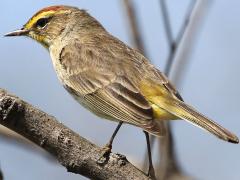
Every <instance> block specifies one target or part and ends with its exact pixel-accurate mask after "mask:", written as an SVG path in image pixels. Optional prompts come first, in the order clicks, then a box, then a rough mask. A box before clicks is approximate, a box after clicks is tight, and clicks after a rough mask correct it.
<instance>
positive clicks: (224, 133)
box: [148, 96, 239, 143]
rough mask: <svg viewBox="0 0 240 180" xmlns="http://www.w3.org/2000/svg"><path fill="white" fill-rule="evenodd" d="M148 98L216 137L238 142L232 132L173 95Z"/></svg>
mask: <svg viewBox="0 0 240 180" xmlns="http://www.w3.org/2000/svg"><path fill="white" fill-rule="evenodd" d="M148 100H149V101H150V102H151V103H152V104H155V105H156V106H158V107H159V108H161V109H164V110H165V111H167V112H169V113H171V114H173V115H175V116H177V117H179V118H181V119H184V120H186V121H188V122H190V123H192V124H194V125H196V126H198V127H200V128H202V129H205V130H207V131H208V132H210V133H212V134H214V135H215V136H217V137H218V138H220V139H222V140H225V141H228V142H231V143H238V142H239V140H238V137H237V136H235V135H234V134H233V133H231V132H230V131H228V130H227V129H225V128H223V127H222V126H220V125H218V124H217V123H215V122H214V121H212V120H210V119H208V118H207V117H205V116H204V115H202V114H200V113H199V112H197V111H196V110H195V109H194V108H192V107H191V106H189V105H187V104H185V103H184V102H182V101H180V100H178V99H175V98H173V97H167V98H166V97H164V96H151V97H148Z"/></svg>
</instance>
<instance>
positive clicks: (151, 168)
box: [143, 131, 156, 180]
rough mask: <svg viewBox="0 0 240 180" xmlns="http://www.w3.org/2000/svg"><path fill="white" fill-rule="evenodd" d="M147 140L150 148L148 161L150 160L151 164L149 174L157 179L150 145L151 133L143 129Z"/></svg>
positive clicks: (148, 148)
mask: <svg viewBox="0 0 240 180" xmlns="http://www.w3.org/2000/svg"><path fill="white" fill-rule="evenodd" d="M143 132H144V134H145V136H146V140H147V150H148V161H149V166H148V176H150V177H151V178H152V179H154V180H155V179H156V176H155V172H154V168H153V163H152V153H151V146H150V141H149V134H148V132H146V131H143Z"/></svg>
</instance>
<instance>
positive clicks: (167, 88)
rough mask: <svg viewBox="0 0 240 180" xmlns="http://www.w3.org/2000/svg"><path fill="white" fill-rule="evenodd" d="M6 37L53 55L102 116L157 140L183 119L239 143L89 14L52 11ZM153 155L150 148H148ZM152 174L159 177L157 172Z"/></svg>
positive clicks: (80, 96)
mask: <svg viewBox="0 0 240 180" xmlns="http://www.w3.org/2000/svg"><path fill="white" fill-rule="evenodd" d="M6 36H28V37H31V38H33V39H34V40H36V41H37V42H39V43H41V44H42V45H43V46H44V47H45V48H47V49H48V50H49V52H50V55H51V58H52V63H53V66H54V68H55V70H56V73H57V76H58V78H59V80H60V81H61V83H62V84H63V86H64V87H65V88H66V90H67V91H68V92H69V93H70V94H71V95H72V96H73V97H74V98H75V99H76V100H77V101H78V102H79V103H80V104H82V105H83V106H84V107H85V108H87V109H89V110H90V111H91V112H93V113H95V114H96V115H97V116H99V117H101V118H104V119H108V120H113V121H117V122H120V123H119V126H118V128H117V129H116V131H115V133H114V135H113V136H112V138H111V140H110V142H109V144H108V147H109V149H110V150H111V145H112V141H113V138H114V137H115V135H116V133H117V131H118V129H119V128H120V126H121V124H122V122H123V123H128V124H132V125H135V126H137V127H140V128H142V129H143V131H144V132H147V133H146V137H147V140H148V133H150V134H153V135H155V136H161V135H163V134H164V128H163V126H160V125H159V123H158V122H162V121H163V120H175V119H183V120H185V121H187V122H190V123H193V124H194V125H197V126H198V127H201V128H203V129H205V130H207V131H209V132H210V133H212V134H214V135H215V136H217V137H219V138H220V139H223V140H225V141H228V142H231V143H238V138H237V137H236V136H235V135H234V134H232V133H231V132H229V131H228V130H226V129H225V128H223V127H221V126H220V125H218V124H217V123H215V122H213V121H212V120H210V119H209V118H207V117H205V116H204V115H202V114H200V113H199V112H197V111H196V110H195V109H194V108H193V107H191V106H189V105H187V104H186V103H185V102H183V100H182V98H181V96H180V95H179V93H178V92H177V91H176V89H175V88H174V86H173V85H172V84H171V83H170V82H169V80H168V79H167V78H166V77H165V76H164V74H163V73H161V72H160V71H159V70H158V69H157V68H156V67H154V66H153V65H152V64H151V63H150V62H149V61H148V59H146V58H145V57H144V56H143V55H142V54H141V53H140V52H138V51H137V50H134V49H132V48H130V47H129V46H127V45H126V44H124V43H123V42H122V41H120V40H119V39H117V38H115V37H114V36H112V35H111V34H109V33H108V32H107V31H106V30H105V29H104V27H103V26H102V25H101V24H100V23H99V22H98V21H97V20H96V19H95V18H93V17H92V16H90V15H89V14H88V13H87V12H86V11H85V10H80V9H78V8H76V7H70V6H51V7H47V8H44V9H42V10H40V11H39V12H37V13H36V14H35V15H34V16H33V17H32V18H31V19H30V20H29V21H28V22H27V23H26V24H25V25H24V26H23V28H22V29H20V30H17V31H14V32H10V33H8V34H6ZM148 149H149V152H150V145H149V144H148ZM149 158H150V159H149V160H150V171H151V172H150V173H151V175H152V176H154V171H153V168H152V167H151V166H152V165H151V157H149Z"/></svg>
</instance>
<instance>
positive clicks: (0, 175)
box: [0, 169, 3, 180]
mask: <svg viewBox="0 0 240 180" xmlns="http://www.w3.org/2000/svg"><path fill="white" fill-rule="evenodd" d="M0 180H3V173H2V170H1V169H0Z"/></svg>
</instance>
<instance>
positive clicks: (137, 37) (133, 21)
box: [124, 0, 147, 57]
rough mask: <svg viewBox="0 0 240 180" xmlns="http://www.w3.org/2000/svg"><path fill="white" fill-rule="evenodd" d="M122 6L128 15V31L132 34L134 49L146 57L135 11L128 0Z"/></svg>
mask: <svg viewBox="0 0 240 180" xmlns="http://www.w3.org/2000/svg"><path fill="white" fill-rule="evenodd" d="M124 6H125V9H126V12H127V15H128V20H129V24H130V30H131V32H132V36H131V37H132V38H133V42H134V44H135V46H136V48H137V49H138V50H139V51H140V52H142V54H144V55H145V56H146V57H147V52H146V49H145V46H144V42H143V39H142V36H141V33H140V26H139V23H138V19H137V16H136V11H135V8H134V6H133V3H132V1H131V0H130V1H129V0H124Z"/></svg>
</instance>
